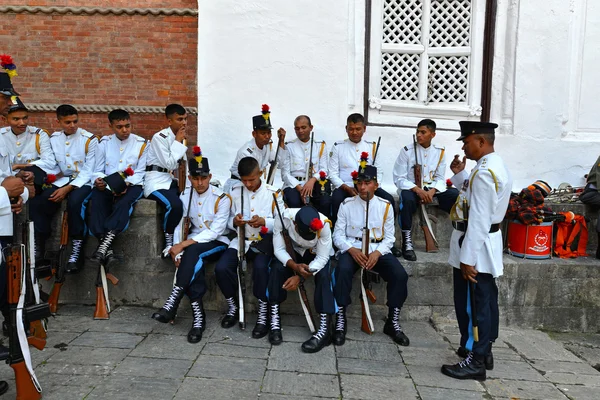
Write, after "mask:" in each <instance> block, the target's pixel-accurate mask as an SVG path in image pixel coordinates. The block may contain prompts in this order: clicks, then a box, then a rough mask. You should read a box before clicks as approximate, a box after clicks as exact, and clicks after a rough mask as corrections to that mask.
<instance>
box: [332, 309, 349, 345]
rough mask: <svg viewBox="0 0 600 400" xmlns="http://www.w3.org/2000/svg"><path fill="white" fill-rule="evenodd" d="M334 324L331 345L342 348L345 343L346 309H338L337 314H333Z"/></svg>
mask: <svg viewBox="0 0 600 400" xmlns="http://www.w3.org/2000/svg"><path fill="white" fill-rule="evenodd" d="M335 316H336V323H335V330H334V331H333V344H335V345H336V346H342V345H343V344H344V343H346V309H345V308H344V307H338V312H337V313H336V314H335Z"/></svg>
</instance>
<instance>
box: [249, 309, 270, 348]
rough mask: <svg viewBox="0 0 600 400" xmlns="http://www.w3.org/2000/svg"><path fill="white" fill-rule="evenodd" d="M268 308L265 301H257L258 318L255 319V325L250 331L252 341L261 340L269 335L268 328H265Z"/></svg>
mask: <svg viewBox="0 0 600 400" xmlns="http://www.w3.org/2000/svg"><path fill="white" fill-rule="evenodd" d="M268 308H269V305H268V304H267V302H266V301H262V300H260V299H259V300H258V316H257V318H256V325H254V329H252V337H253V338H254V339H260V338H263V337H265V336H267V333H269V327H268V326H267V314H268Z"/></svg>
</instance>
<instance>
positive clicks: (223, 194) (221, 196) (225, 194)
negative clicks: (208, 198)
mask: <svg viewBox="0 0 600 400" xmlns="http://www.w3.org/2000/svg"><path fill="white" fill-rule="evenodd" d="M213 193H214V190H213ZM225 197H227V193H221V195H220V196H219V198H220V199H224V198H225Z"/></svg>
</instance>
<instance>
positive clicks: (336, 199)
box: [331, 188, 396, 224]
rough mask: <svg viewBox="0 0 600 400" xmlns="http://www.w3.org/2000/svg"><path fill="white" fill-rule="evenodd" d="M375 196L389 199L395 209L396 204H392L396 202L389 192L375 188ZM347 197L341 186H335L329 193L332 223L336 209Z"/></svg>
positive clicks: (335, 219)
mask: <svg viewBox="0 0 600 400" xmlns="http://www.w3.org/2000/svg"><path fill="white" fill-rule="evenodd" d="M375 196H377V197H381V198H382V199H385V200H387V201H389V202H390V204H391V205H392V210H396V206H395V205H394V204H396V202H395V201H394V197H393V196H392V195H391V194H389V193H388V192H386V191H385V190H383V189H382V188H377V190H376V191H375ZM348 197H350V196H349V195H348V193H346V192H344V191H343V190H342V189H341V188H337V189H335V190H334V191H333V194H332V195H331V221H333V223H334V224H335V221H337V214H338V210H339V209H340V205H341V204H342V202H343V201H344V200H346V199H347V198H348ZM394 213H395V212H394Z"/></svg>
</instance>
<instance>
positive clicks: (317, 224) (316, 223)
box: [309, 218, 323, 232]
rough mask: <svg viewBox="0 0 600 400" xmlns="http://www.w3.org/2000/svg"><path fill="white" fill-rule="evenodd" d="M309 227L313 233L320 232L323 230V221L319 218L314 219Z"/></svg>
mask: <svg viewBox="0 0 600 400" xmlns="http://www.w3.org/2000/svg"><path fill="white" fill-rule="evenodd" d="M309 227H310V230H311V231H314V232H316V231H319V230H321V229H323V221H321V220H320V219H319V218H314V219H313V220H312V221H310V225H309Z"/></svg>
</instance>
